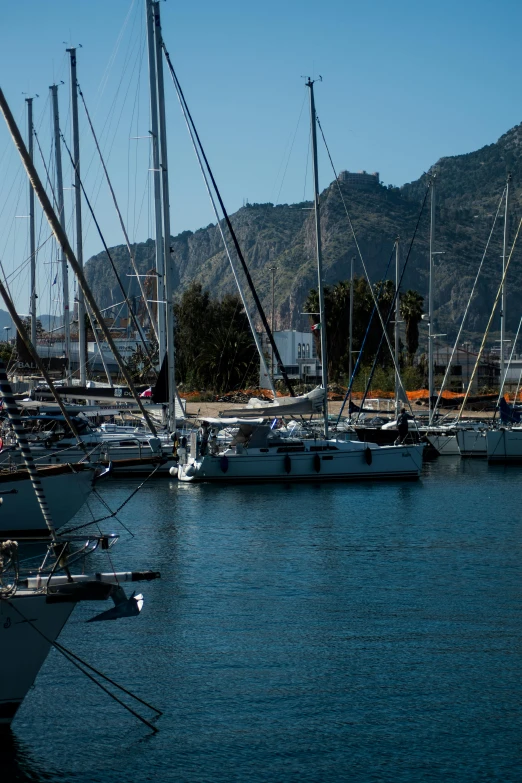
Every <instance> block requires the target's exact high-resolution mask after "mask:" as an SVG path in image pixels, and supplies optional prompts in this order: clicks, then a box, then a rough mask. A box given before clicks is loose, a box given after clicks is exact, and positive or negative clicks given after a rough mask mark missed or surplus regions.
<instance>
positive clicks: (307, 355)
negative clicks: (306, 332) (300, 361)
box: [305, 343, 310, 359]
mask: <svg viewBox="0 0 522 783" xmlns="http://www.w3.org/2000/svg"><path fill="white" fill-rule="evenodd" d="M305 350H306V358H307V359H309V358H310V343H306V345H305Z"/></svg>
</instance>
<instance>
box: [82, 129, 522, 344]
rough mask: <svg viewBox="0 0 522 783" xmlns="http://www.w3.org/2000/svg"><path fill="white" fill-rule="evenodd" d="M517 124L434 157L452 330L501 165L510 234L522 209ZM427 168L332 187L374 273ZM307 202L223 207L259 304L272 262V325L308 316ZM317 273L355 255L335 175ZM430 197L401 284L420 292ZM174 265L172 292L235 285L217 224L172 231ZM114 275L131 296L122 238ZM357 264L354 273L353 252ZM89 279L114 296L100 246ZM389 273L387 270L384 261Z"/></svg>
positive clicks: (498, 234) (495, 246) (513, 282)
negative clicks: (403, 179) (478, 143)
mask: <svg viewBox="0 0 522 783" xmlns="http://www.w3.org/2000/svg"><path fill="white" fill-rule="evenodd" d="M521 143H522V126H517V127H515V128H513V129H512V130H511V131H509V132H508V133H506V134H505V135H504V136H502V137H501V138H500V139H499V140H498V142H496V143H495V144H490V145H488V146H486V147H483V148H482V149H481V150H477V151H476V152H472V153H469V154H467V155H457V156H454V157H451V158H442V159H441V160H439V161H438V162H437V163H436V164H435V166H434V167H433V169H434V170H436V172H437V210H436V217H437V227H436V249H437V250H438V251H442V252H443V253H444V254H443V255H438V256H437V257H436V270H435V285H436V290H435V297H434V298H435V306H436V316H437V323H436V328H437V330H440V331H443V332H447V333H448V335H449V336H452V335H454V334H455V332H456V329H457V327H458V323H459V320H460V318H461V315H462V312H463V310H464V307H465V304H466V302H467V298H468V295H469V291H470V289H471V285H472V281H473V279H474V276H475V273H476V270H477V267H478V264H479V261H480V258H481V256H482V253H483V250H484V246H485V243H486V241H487V237H488V234H489V231H490V228H491V223H492V217H491V216H492V214H493V213H494V212H495V211H496V207H497V202H498V200H499V198H500V194H501V193H502V190H503V187H504V183H505V179H506V176H507V172H508V171H511V173H512V175H513V199H512V210H511V218H510V222H511V234H512V236H513V234H514V227H515V226H516V224H517V223H518V220H519V219H520V214H521V199H522V187H521V184H522V157H521ZM429 175H430V172H427V173H424V174H423V175H422V176H421V177H420V178H419V179H418V180H416V181H415V182H411V183H408V184H406V185H404V186H403V187H402V188H391V187H389V188H386V187H384V186H382V185H379V186H377V187H376V188H375V189H373V190H368V191H365V190H358V189H356V188H354V187H353V186H352V185H350V184H349V183H346V182H341V183H340V187H341V191H342V194H343V197H344V200H345V202H346V204H347V206H348V210H349V212H350V216H351V218H352V222H353V226H354V229H355V232H356V236H357V241H358V244H359V247H360V249H361V252H362V255H363V258H364V261H365V263H366V266H367V270H368V273H369V275H370V277H371V279H372V281H376V280H378V279H380V278H382V277H383V276H384V273H385V269H386V266H387V263H388V260H389V258H390V254H391V252H392V248H393V242H394V240H395V237H396V236H397V235H399V236H400V237H401V241H402V258H403V260H404V259H405V257H406V253H407V249H408V246H409V243H410V240H411V236H412V234H413V231H414V228H415V225H416V222H417V219H418V215H419V210H420V205H421V203H422V200H423V198H424V194H425V191H426V187H427V184H428V180H429ZM310 207H311V204H309V203H302V204H293V205H279V206H273V205H272V204H252V205H248V206H246V207H243V208H241V209H240V210H238V211H237V212H236V213H235V214H234V215H232V216H231V219H232V223H233V225H234V228H235V230H236V231H237V234H238V238H239V241H240V244H241V246H242V249H243V252H244V254H245V257H246V259H247V262H248V265H249V269H250V271H251V274H252V277H253V279H254V283H255V285H256V288H257V290H258V292H259V294H260V296H261V299H262V301H263V304H264V307H265V308H266V311H267V312H268V313H269V312H270V307H271V271H270V269H269V267H272V266H275V267H276V269H277V271H276V286H275V303H276V325H277V328H302V327H306V326H307V324H308V318H307V317H306V316H303V315H301V313H302V310H303V303H304V301H305V298H306V296H307V294H308V291H309V289H310V288H311V287H315V286H316V285H317V274H316V268H315V251H314V223H313V213H312V212H311V210H310ZM321 214H322V228H323V252H324V272H325V279H326V282H327V283H334V282H336V281H337V280H339V279H345V278H347V277H349V274H350V259H351V257H352V256H353V255H356V254H357V253H356V247H355V243H354V240H353V237H352V234H351V231H350V228H349V225H348V221H347V218H346V214H345V211H344V206H343V203H342V200H341V198H340V195H339V190H338V186H337V183H335V182H334V183H332V184H331V185H330V186H329V187H327V188H326V190H325V191H324V192H323V193H322V194H321ZM428 234H429V204H427V205H426V208H425V210H424V213H423V216H422V218H421V221H420V224H419V229H418V235H417V239H416V241H415V244H414V246H413V250H412V253H411V257H410V260H409V263H408V269H407V272H406V275H405V280H404V286H405V287H414V288H416V289H418V290H419V291H421V293H423V294H426V292H427V273H428V249H429V246H428ZM171 245H172V248H173V256H174V260H175V265H176V272H177V281H176V294H177V296H180V295H181V292H182V291H183V290H184V289H185V288H186V286H187V285H188V284H189V283H190V282H192V281H193V280H198V281H200V282H201V283H202V284H203V285H204V287H205V288H207V289H208V290H210V291H211V292H212V294H213V295H215V296H222V295H223V294H225V293H227V292H231V291H234V290H235V284H234V281H233V278H232V274H231V271H230V267H229V263H228V260H227V258H226V255H225V252H224V250H223V247H222V242H221V238H220V234H219V231H218V228H217V226H215V225H212V224H211V225H209V226H207V227H206V228H202V229H200V230H198V231H196V232H190V231H185V232H183V233H182V234H179V235H178V236H177V237H173V238H172V239H171ZM501 249H502V223H501V222H499V223H498V225H497V228H496V231H495V234H494V237H493V240H492V244H491V248H490V251H489V255H488V260H487V263H486V265H485V273H484V277H483V279H482V281H481V283H480V285H479V290H478V295H477V300H476V302H475V303H474V306H473V308H472V312H471V318H470V322H469V331H470V332H471V333H475V334H478V333H480V331H481V330H482V329H483V328H484V325H485V322H486V320H487V315H488V313H489V309H490V306H491V304H492V301H493V298H494V294H495V293H496V289H497V286H498V282H499V275H500V270H501V259H500V254H501ZM135 252H136V259H137V264H138V267H139V269H140V273H142V274H143V273H144V272H146V271H147V270H148V269H150V268H152V267H153V265H154V242H153V241H152V240H151V239H149V240H147V241H146V242H143V243H139V244H137V245H136V250H135ZM111 254H112V256H113V259H114V261H115V263H116V266H117V268H118V270H119V273H120V275H121V276H122V278H123V279H125V280H126V281H127V282H128V284H129V285H130V293H131V295H137V293H138V287H137V283H136V279H135V278H132V277H131V278H129V277H126V275H127V274H130V271H131V270H130V263H129V259H128V252H127V249H126V247H125V246H124V245H120V246H117V247H115V248H111ZM521 256H522V253H521V252H520V251H517V252H516V253H515V255H514V259H513V263H512V268H511V270H510V275H509V279H508V292H509V293H508V310H507V318H508V321H507V323H508V330H510V331H512V332H514V330H515V329H516V327H517V325H518V321H519V318H520V315H522V313H520V312H519V306H518V297H517V294H518V290H519V289H520V286H521V283H522V263H521V260H520V259H521ZM356 273H357V274H362V268H361V264H360V262H359V260H358V259H357V261H356ZM86 275H87V279H88V281H89V283H90V285H91V286H92V289H93V292H94V294H95V296H96V298H97V300H98V303H99V305H100V306H101V307H108V306H109V305H110V304H111V302H119V301H121V295H120V292H119V290H118V288H117V286H116V281H115V277H114V274H113V272H112V270H111V267H110V264H109V263H108V260H107V257H106V254H105V253H104V252H103V253H100V254H98V255H97V256H94V257H93V258H91V259H89V261H88V262H87V264H86ZM388 277H394V272H393V269H390V272H389V273H388Z"/></svg>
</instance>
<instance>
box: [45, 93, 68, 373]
mask: <svg viewBox="0 0 522 783" xmlns="http://www.w3.org/2000/svg"><path fill="white" fill-rule="evenodd" d="M49 89H50V90H51V108H52V113H53V124H54V156H55V166H56V199H57V207H58V220H59V221H60V225H61V227H62V230H63V232H64V233H66V231H65V210H64V204H63V176H62V149H61V147H60V115H59V112H58V85H57V84H53V85H51V87H49ZM59 252H60V262H61V266H62V297H63V334H64V349H65V350H64V353H65V358H66V360H67V372H66V379H67V382H68V383H71V320H70V312H69V273H68V268H67V259H66V257H65V253H64V252H63V249H62V247H61V246H60V251H59Z"/></svg>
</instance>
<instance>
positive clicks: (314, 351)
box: [312, 337, 317, 359]
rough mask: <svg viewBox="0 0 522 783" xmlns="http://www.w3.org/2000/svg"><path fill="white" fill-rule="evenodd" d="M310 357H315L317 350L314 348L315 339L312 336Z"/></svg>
mask: <svg viewBox="0 0 522 783" xmlns="http://www.w3.org/2000/svg"><path fill="white" fill-rule="evenodd" d="M312 359H317V351H316V348H315V340H314V339H313V337H312Z"/></svg>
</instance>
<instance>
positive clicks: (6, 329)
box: [4, 326, 11, 343]
mask: <svg viewBox="0 0 522 783" xmlns="http://www.w3.org/2000/svg"><path fill="white" fill-rule="evenodd" d="M10 331H11V327H10V326H4V332H5V341H6V343H8V342H9V332H10Z"/></svg>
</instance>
